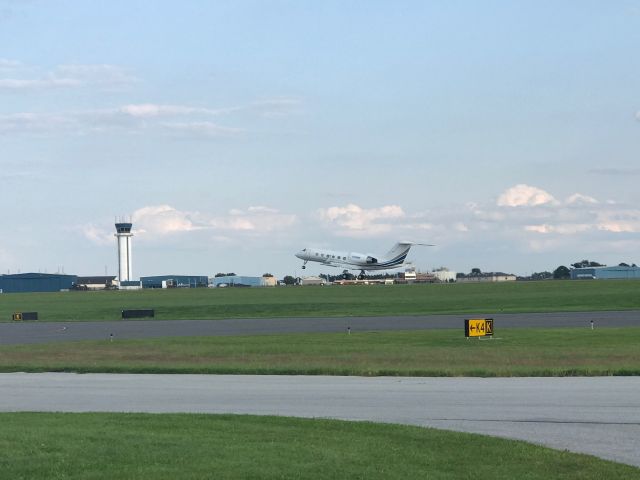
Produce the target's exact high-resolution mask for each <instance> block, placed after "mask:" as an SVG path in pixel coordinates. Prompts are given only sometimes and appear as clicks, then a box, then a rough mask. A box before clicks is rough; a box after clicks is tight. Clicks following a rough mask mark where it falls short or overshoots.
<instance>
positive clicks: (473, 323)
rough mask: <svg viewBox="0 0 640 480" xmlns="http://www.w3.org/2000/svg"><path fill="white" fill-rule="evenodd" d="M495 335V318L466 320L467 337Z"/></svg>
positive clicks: (465, 331) (465, 334)
mask: <svg viewBox="0 0 640 480" xmlns="http://www.w3.org/2000/svg"><path fill="white" fill-rule="evenodd" d="M491 335H493V318H470V319H466V320H465V321H464V336H465V337H486V336H491Z"/></svg>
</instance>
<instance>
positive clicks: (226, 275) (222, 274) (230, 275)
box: [214, 272, 236, 277]
mask: <svg viewBox="0 0 640 480" xmlns="http://www.w3.org/2000/svg"><path fill="white" fill-rule="evenodd" d="M235 276H236V274H235V273H233V272H231V273H221V272H218V273H216V274H215V275H214V277H235Z"/></svg>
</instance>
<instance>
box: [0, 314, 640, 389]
mask: <svg viewBox="0 0 640 480" xmlns="http://www.w3.org/2000/svg"><path fill="white" fill-rule="evenodd" d="M638 345H640V327H628V328H600V329H595V330H591V329H589V328H580V329H578V328H562V329H560V328H558V329H500V328H499V326H497V327H496V338H495V339H491V340H488V339H483V340H478V339H469V340H467V339H465V338H464V332H463V329H462V328H460V329H459V330H451V329H449V330H418V331H402V332H369V333H360V332H354V333H352V334H351V335H348V334H346V333H344V334H288V335H263V336H235V337H175V338H161V339H150V340H120V339H117V338H116V339H115V341H113V342H110V341H108V340H107V339H105V340H104V341H83V342H69V343H51V344H42V345H20V346H4V347H2V348H0V371H4V372H15V371H32V372H41V371H67V372H121V373H124V372H127V373H212V374H213V373H217V374H280V375H282V374H293V375H295V374H306V375H314V374H324V375H362V376H380V375H403V376H483V377H490V376H491V377H493V376H504V377H509V376H578V375H579V376H586V375H640V348H638Z"/></svg>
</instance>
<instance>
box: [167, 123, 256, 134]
mask: <svg viewBox="0 0 640 480" xmlns="http://www.w3.org/2000/svg"><path fill="white" fill-rule="evenodd" d="M161 125H162V126H163V127H164V128H166V129H169V130H171V131H173V132H176V133H181V134H186V135H196V136H202V137H233V136H237V135H240V134H241V133H243V132H244V130H243V129H241V128H234V127H225V126H223V125H219V124H217V123H214V122H168V123H162V124H161Z"/></svg>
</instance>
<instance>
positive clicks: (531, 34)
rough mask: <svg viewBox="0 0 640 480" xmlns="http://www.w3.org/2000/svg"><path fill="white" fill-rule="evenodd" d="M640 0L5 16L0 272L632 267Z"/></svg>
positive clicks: (248, 5) (191, 7)
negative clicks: (393, 252) (355, 264)
mask: <svg viewBox="0 0 640 480" xmlns="http://www.w3.org/2000/svg"><path fill="white" fill-rule="evenodd" d="M638 51H640V2H639V1H631V0H619V1H608V2H602V1H571V0H566V1H563V2H557V1H547V0H532V1H526V0H523V1H518V2H513V1H508V0H504V1H492V0H487V1H484V2H477V1H472V0H469V1H455V0H453V1H448V2H436V1H376V0H369V1H355V0H353V1H322V2H310V1H309V2H300V1H275V0H274V1H270V0H263V1H244V0H233V1H216V2H210V1H193V0H191V1H189V0H186V1H181V2H177V1H161V0H160V1H158V0H155V1H144V0H126V1H121V0H109V1H92V2H86V1H81V0H51V1H44V0H41V1H38V0H0V185H1V186H2V193H1V196H2V199H3V201H2V204H3V207H4V208H2V211H1V212H0V218H1V219H2V225H3V228H2V234H1V235H0V272H1V273H8V272H10V273H16V272H48V273H54V272H62V271H64V272H65V273H72V274H77V275H102V274H105V273H106V274H110V275H116V274H117V258H116V241H115V238H114V236H113V234H114V233H115V228H114V222H115V219H116V218H130V219H131V220H132V221H133V224H134V227H133V233H134V235H135V236H134V238H133V271H134V276H135V277H136V278H137V277H139V276H145V275H161V274H194V275H196V274H197V275H210V276H212V275H213V274H215V273H217V272H236V273H239V274H244V275H261V274H263V273H266V272H269V273H273V274H274V275H276V276H279V277H281V276H284V275H288V274H291V275H302V273H305V274H318V273H336V270H335V269H330V268H328V267H324V268H323V267H320V266H309V268H308V269H307V270H306V271H305V272H303V271H302V270H301V269H300V266H301V262H300V260H298V259H297V258H295V257H294V254H295V252H297V251H298V250H300V249H302V248H304V247H319V248H330V249H335V250H345V251H356V252H363V253H374V254H378V255H379V254H382V253H384V252H386V251H387V250H389V249H390V247H391V246H392V245H393V244H394V243H395V242H396V241H401V240H402V241H404V240H411V241H416V242H427V243H432V244H435V245H436V246H435V247H431V248H418V247H416V248H414V249H412V251H411V254H410V256H409V260H410V261H411V262H412V263H413V265H414V266H416V267H417V268H418V269H420V270H422V271H427V270H431V269H433V268H437V267H441V266H445V267H448V268H449V269H451V270H455V271H458V272H469V271H470V270H471V268H480V269H481V270H482V271H503V272H508V273H515V274H519V275H527V274H530V273H532V272H539V271H544V270H549V271H552V270H553V269H555V268H556V267H557V266H559V265H569V264H571V263H574V262H576V261H579V260H582V259H590V260H595V261H599V262H600V263H604V264H608V265H617V264H618V263H620V262H627V263H632V262H633V263H640V188H638V182H639V181H640V156H639V153H640V56H639V55H638Z"/></svg>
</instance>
